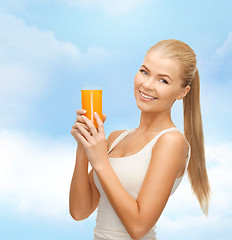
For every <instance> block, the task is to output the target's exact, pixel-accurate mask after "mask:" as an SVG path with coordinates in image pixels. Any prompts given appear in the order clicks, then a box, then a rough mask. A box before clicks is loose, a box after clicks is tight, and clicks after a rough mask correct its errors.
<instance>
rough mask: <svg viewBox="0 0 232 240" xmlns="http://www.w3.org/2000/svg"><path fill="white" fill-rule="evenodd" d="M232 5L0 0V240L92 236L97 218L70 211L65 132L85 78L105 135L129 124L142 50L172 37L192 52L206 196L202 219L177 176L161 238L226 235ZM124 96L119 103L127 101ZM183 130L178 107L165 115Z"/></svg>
mask: <svg viewBox="0 0 232 240" xmlns="http://www.w3.org/2000/svg"><path fill="white" fill-rule="evenodd" d="M231 7H232V3H231V2H229V1H225V0H222V1H199V0H196V1H194V2H189V1H183V0H177V1H171V0H169V1H168V0H166V1H165V0H143V1H142V0H133V1H132V0H123V1H122V0H118V1H107V0H95V1H94V0H85V1H82V0H67V1H64V0H57V1H55V0H41V1H29V0H12V1H2V0H0V83H1V87H0V112H1V115H0V164H1V165H0V166H1V167H0V216H1V217H0V232H1V236H3V237H4V238H3V239H51V238H54V239H83V240H89V239H92V238H93V228H94V225H95V218H96V212H95V213H94V214H93V215H92V216H90V217H89V218H88V219H86V220H84V221H82V222H75V221H74V220H72V219H71V217H70V216H69V213H68V193H69V186H70V181H71V176H72V171H73V167H74V163H75V148H76V143H75V140H74V139H73V137H72V136H71V133H70V131H71V127H72V125H73V123H74V121H75V118H76V114H75V111H76V110H77V109H79V108H81V98H80V88H81V86H82V85H83V84H84V83H90V84H95V85H100V86H102V88H103V113H106V114H107V120H106V122H105V124H104V125H105V132H106V136H108V135H109V133H110V132H112V131H114V130H118V129H129V128H134V127H137V126H138V123H139V117H140V111H139V109H138V108H137V106H136V103H135V100H134V94H133V81H134V76H135V74H136V72H137V71H138V70H139V67H140V66H141V64H142V62H143V58H144V56H145V53H146V51H147V50H148V49H149V48H150V47H151V46H152V45H154V44H155V43H156V42H158V41H160V40H161V39H168V38H175V39H179V40H182V41H184V42H186V43H187V44H189V45H190V46H191V47H192V48H193V49H194V51H195V52H196V54H197V60H198V68H199V71H200V78H201V89H200V91H201V108H202V119H203V128H204V134H205V135H204V136H205V147H206V159H207V169H208V174H209V179H210V183H211V185H212V190H213V197H212V202H211V205H210V209H209V217H208V218H206V217H204V215H203V214H202V212H201V210H200V207H199V204H198V202H197V200H196V198H195V197H194V196H193V195H192V192H191V189H190V184H189V182H188V179H187V177H185V178H184V179H183V181H182V183H181V185H180V186H179V188H178V190H177V191H176V192H175V194H174V195H172V197H171V198H170V199H169V202H168V204H167V206H166V209H165V210H164V212H163V215H162V216H161V217H160V219H159V222H158V224H157V236H158V239H160V240H163V239H165V240H169V239H172V240H175V239H178V240H182V239H190V240H192V239H194V240H195V239H198V240H203V239H204V240H205V239H212V240H214V239H215V240H216V239H217V240H218V239H220V240H229V239H232V234H231V233H230V232H229V226H231V225H232V217H231V216H232V210H231V209H230V208H229V206H230V205H231V202H232V190H231V189H232V184H231V182H232V177H231V170H232V163H231V157H232V150H231V149H232V140H231V139H232V127H231V121H232V113H231V108H232V101H231V100H230V97H231V89H232V81H231V75H232V69H231V66H232V17H231V11H230V9H231ZM125 99H126V101H125ZM172 117H173V121H174V123H175V124H176V126H177V127H178V128H179V129H180V130H183V119H182V118H183V110H182V102H181V101H177V102H176V103H175V105H174V106H173V110H172Z"/></svg>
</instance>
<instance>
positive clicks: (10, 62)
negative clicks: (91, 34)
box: [0, 14, 121, 126]
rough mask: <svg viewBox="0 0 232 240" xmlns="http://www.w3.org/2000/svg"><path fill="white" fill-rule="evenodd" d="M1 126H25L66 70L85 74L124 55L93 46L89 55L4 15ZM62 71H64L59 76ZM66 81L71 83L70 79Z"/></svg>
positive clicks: (0, 58)
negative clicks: (37, 106)
mask: <svg viewBox="0 0 232 240" xmlns="http://www.w3.org/2000/svg"><path fill="white" fill-rule="evenodd" d="M0 29H1V31H0V39H1V44H0V52H1V54H0V83H1V88H0V110H1V114H2V116H4V118H0V126H4V125H5V124H7V125H9V124H14V121H15V116H18V119H17V121H18V123H21V122H22V123H23V122H25V120H26V119H27V117H28V115H30V110H31V109H33V103H34V101H36V99H38V98H39V97H41V96H44V95H46V94H48V91H50V89H51V88H52V85H53V84H54V82H55V83H56V81H57V75H60V76H61V75H62V71H68V72H73V73H74V74H75V75H78V71H80V70H81V71H85V67H86V68H88V67H89V66H91V67H93V66H94V67H95V65H96V62H97V63H99V64H102V63H104V62H106V63H107V62H109V61H111V59H114V58H115V57H118V56H119V55H120V54H121V53H120V52H118V51H114V50H110V51H108V50H106V49H104V48H98V47H94V46H93V47H90V48H89V49H87V52H86V53H81V52H80V50H79V48H78V47H77V46H76V45H74V44H72V43H70V42H64V41H60V40H57V39H56V37H55V34H54V32H53V31H41V30H40V29H38V28H37V27H36V26H32V27H29V26H27V25H26V24H25V23H24V21H23V20H22V19H20V18H17V17H15V16H13V15H9V14H0ZM59 72H61V73H60V74H59ZM66 81H69V80H68V79H66Z"/></svg>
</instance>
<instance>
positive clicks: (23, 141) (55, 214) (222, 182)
mask: <svg viewBox="0 0 232 240" xmlns="http://www.w3.org/2000/svg"><path fill="white" fill-rule="evenodd" d="M70 137H71V136H70ZM74 141H75V140H73V144H72V143H70V142H67V140H66V139H62V138H60V139H55V140H54V139H51V138H45V137H43V138H39V137H36V136H35V135H33V134H31V135H25V134H24V133H22V132H16V133H12V132H9V131H2V132H1V133H0V146H1V150H0V165H1V168H0V204H1V207H4V208H8V209H9V211H14V212H15V211H16V212H17V211H18V212H19V213H20V214H25V215H28V216H33V217H46V218H47V217H51V218H54V219H57V220H58V219H59V220H61V219H70V220H71V218H70V216H69V213H68V195H69V187H70V182H71V177H72V174H73V168H74V164H75V150H76V144H74ZM231 156H232V143H231V142H228V143H219V144H217V145H215V146H206V159H207V169H208V175H209V180H210V184H211V187H212V200H211V202H210V208H209V217H208V218H206V217H205V216H204V215H203V213H202V212H201V209H200V206H199V204H198V201H197V199H196V197H194V196H193V195H192V192H191V188H190V183H189V181H188V179H187V176H185V178H184V179H183V182H182V183H181V185H180V186H179V188H178V189H177V191H176V192H175V193H174V194H173V195H172V196H171V198H170V199H169V201H168V204H167V205H166V208H165V210H164V212H163V215H162V216H161V217H160V219H159V222H158V223H157V233H158V234H159V235H158V236H162V237H163V239H180V240H182V239H186V238H187V237H188V236H189V237H188V239H195V238H193V236H195V237H198V238H197V239H200V240H201V239H202V240H203V239H207V238H206V237H205V236H207V237H209V236H211V235H212V238H210V239H213V240H214V239H215V240H216V239H218V238H219V236H220V233H222V231H224V232H225V231H227V228H228V226H229V224H231V219H230V216H231V214H232V210H231V209H230V208H229V207H228V206H230V204H231V201H232V175H231V170H232V162H231V161H230V159H231ZM95 217H96V212H95V213H94V214H93V215H92V216H91V217H90V218H89V221H91V223H93V224H94V221H95ZM196 229H197V232H196ZM195 234H197V236H196V235H195ZM173 236H177V237H176V238H172V237H173ZM180 236H181V237H180ZM199 236H202V238H199ZM162 237H160V239H162ZM178 237H179V238H178ZM191 237H192V238H191Z"/></svg>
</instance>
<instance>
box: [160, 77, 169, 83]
mask: <svg viewBox="0 0 232 240" xmlns="http://www.w3.org/2000/svg"><path fill="white" fill-rule="evenodd" d="M160 80H163V81H164V83H166V84H168V82H167V81H166V80H165V79H163V78H161V79H160Z"/></svg>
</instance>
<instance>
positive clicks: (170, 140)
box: [152, 131, 189, 164]
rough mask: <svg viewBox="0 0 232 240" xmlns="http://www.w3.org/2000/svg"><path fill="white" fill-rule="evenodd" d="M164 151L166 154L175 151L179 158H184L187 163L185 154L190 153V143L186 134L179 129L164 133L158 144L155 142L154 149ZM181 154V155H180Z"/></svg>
mask: <svg viewBox="0 0 232 240" xmlns="http://www.w3.org/2000/svg"><path fill="white" fill-rule="evenodd" d="M157 149H159V151H162V150H163V151H164V150H165V152H166V154H171V153H175V154H176V155H177V157H179V159H183V163H184V164H185V156H187V154H188V150H189V145H188V142H187V139H186V138H185V136H184V135H183V134H182V133H180V132H178V131H170V132H166V133H164V134H162V135H161V136H160V137H159V138H158V140H157V142H156V144H154V146H153V149H152V151H153V152H155V151H157ZM178 155H179V156H178Z"/></svg>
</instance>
